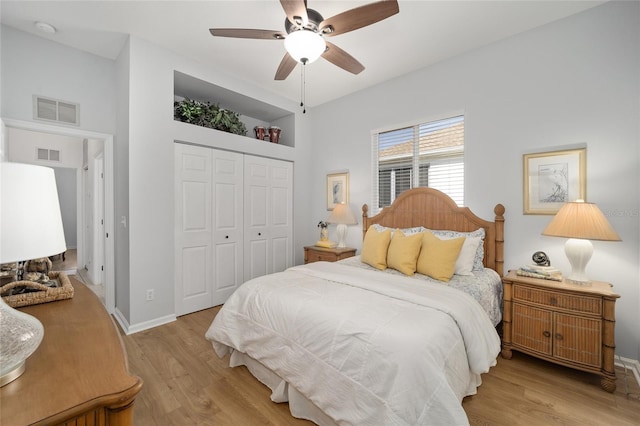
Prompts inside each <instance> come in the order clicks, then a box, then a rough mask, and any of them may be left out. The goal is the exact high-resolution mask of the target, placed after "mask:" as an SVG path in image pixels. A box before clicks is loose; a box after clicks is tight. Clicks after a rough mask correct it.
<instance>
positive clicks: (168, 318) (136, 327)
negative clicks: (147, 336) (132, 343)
mask: <svg viewBox="0 0 640 426" xmlns="http://www.w3.org/2000/svg"><path fill="white" fill-rule="evenodd" d="M113 315H114V316H115V318H116V321H118V324H120V327H122V330H124V334H126V335H127V336H128V335H130V334H133V333H138V332H140V331H143V330H148V329H150V328H154V327H158V326H159V325H164V324H169V323H170V322H173V321H175V320H176V318H177V317H176V316H175V315H174V314H171V315H165V316H164V317H160V318H155V319H154V320H152V321H145V322H141V323H138V324H133V325H131V324H129V321H127V319H126V318H125V316H124V315H122V312H120V311H119V310H118V308H116V309H115V312H114V313H113Z"/></svg>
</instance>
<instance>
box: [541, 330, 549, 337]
mask: <svg viewBox="0 0 640 426" xmlns="http://www.w3.org/2000/svg"><path fill="white" fill-rule="evenodd" d="M542 335H543V336H544V337H551V333H549V332H548V331H545V332H543V333H542Z"/></svg>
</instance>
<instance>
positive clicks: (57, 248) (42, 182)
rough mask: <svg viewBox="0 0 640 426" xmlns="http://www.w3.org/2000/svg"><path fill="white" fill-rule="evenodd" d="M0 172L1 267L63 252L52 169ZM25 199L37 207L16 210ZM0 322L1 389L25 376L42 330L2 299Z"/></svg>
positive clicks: (9, 166) (9, 167)
mask: <svg viewBox="0 0 640 426" xmlns="http://www.w3.org/2000/svg"><path fill="white" fill-rule="evenodd" d="M0 169H1V171H2V173H1V176H2V179H1V181H0V182H1V193H0V194H1V195H0V197H1V199H0V203H1V204H0V205H2V206H3V208H2V215H1V216H2V218H1V220H0V264H7V263H14V262H22V261H24V260H27V259H36V258H46V257H47V256H51V255H53V254H58V253H62V252H64V251H65V250H66V249H67V247H66V243H65V238H64V230H63V227H62V215H61V213H60V203H59V201H58V189H57V187H56V178H55V175H54V173H53V169H51V168H48V167H41V166H35V165H31V164H19V163H7V162H2V163H0ZM27 198H28V199H31V200H37V203H35V204H34V205H29V206H26V207H23V208H20V207H19V206H24V205H25V199H27ZM47 278H48V277H47ZM0 323H2V327H0V386H4V385H6V384H8V383H10V382H11V381H13V380H15V379H17V378H18V377H20V375H22V373H24V370H25V360H26V359H27V358H28V357H29V356H30V355H31V354H33V352H34V351H35V350H36V349H37V348H38V345H40V342H41V341H42V338H43V336H44V328H43V327H42V324H41V323H40V322H39V321H38V320H37V319H36V318H33V317H31V316H29V315H27V314H25V313H23V312H20V311H17V310H15V309H13V308H12V307H10V306H9V305H8V304H6V303H5V301H4V300H3V298H1V297H0ZM4 405H6V404H4ZM3 411H4V410H3Z"/></svg>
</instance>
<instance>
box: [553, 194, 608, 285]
mask: <svg viewBox="0 0 640 426" xmlns="http://www.w3.org/2000/svg"><path fill="white" fill-rule="evenodd" d="M542 235H549V236H553V237H564V238H569V239H568V240H567V242H566V243H565V245H564V251H565V253H566V255H567V258H568V259H569V263H570V264H571V274H570V275H569V276H568V277H567V278H566V279H567V280H568V281H571V282H572V283H575V284H587V285H588V284H589V278H588V277H587V273H586V272H585V268H586V266H587V263H588V262H589V259H591V256H592V255H593V244H591V241H589V240H600V241H620V237H619V236H618V234H617V233H616V231H615V230H614V229H613V228H612V227H611V225H610V224H609V221H607V218H606V217H605V216H604V214H602V212H601V211H600V209H599V208H598V206H596V205H595V204H593V203H585V202H584V201H583V200H576V201H575V202H570V203H567V204H565V205H564V206H562V208H561V209H560V211H559V212H558V214H556V215H555V217H554V218H553V220H552V221H551V222H550V223H549V225H547V227H546V228H545V229H544V231H542Z"/></svg>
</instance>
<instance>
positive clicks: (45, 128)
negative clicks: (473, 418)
mask: <svg viewBox="0 0 640 426" xmlns="http://www.w3.org/2000/svg"><path fill="white" fill-rule="evenodd" d="M0 120H1V121H2V126H3V127H6V128H14V129H21V130H30V131H34V132H41V133H51V134H56V135H63V136H72V137H78V138H83V139H98V140H102V141H103V142H104V172H105V175H106V177H107V178H106V179H104V210H105V217H104V222H105V223H104V225H105V226H104V231H105V235H109V236H110V237H109V238H105V252H104V261H105V270H104V274H105V280H104V281H105V282H104V285H105V307H106V309H107V311H108V312H109V313H110V314H112V313H114V311H115V294H116V292H115V230H114V219H115V195H114V176H115V174H114V148H115V147H114V145H113V139H114V138H113V135H112V134H108V133H99V132H92V131H90V130H84V129H78V128H72V127H65V126H57V125H53V124H47V123H40V122H35V121H23V120H16V119H12V118H5V117H2V118H0ZM3 133H4V134H3V139H4V138H5V137H6V133H5V132H3ZM80 178H82V177H80ZM82 196H83V197H84V193H83V194H82ZM78 203H83V201H82V200H81V201H78ZM82 222H83V224H82V225H81V226H82V227H84V218H83V219H82ZM82 232H83V233H84V232H85V231H84V230H82ZM83 235H84V234H83ZM83 245H84V241H83ZM85 250H86V249H85Z"/></svg>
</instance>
